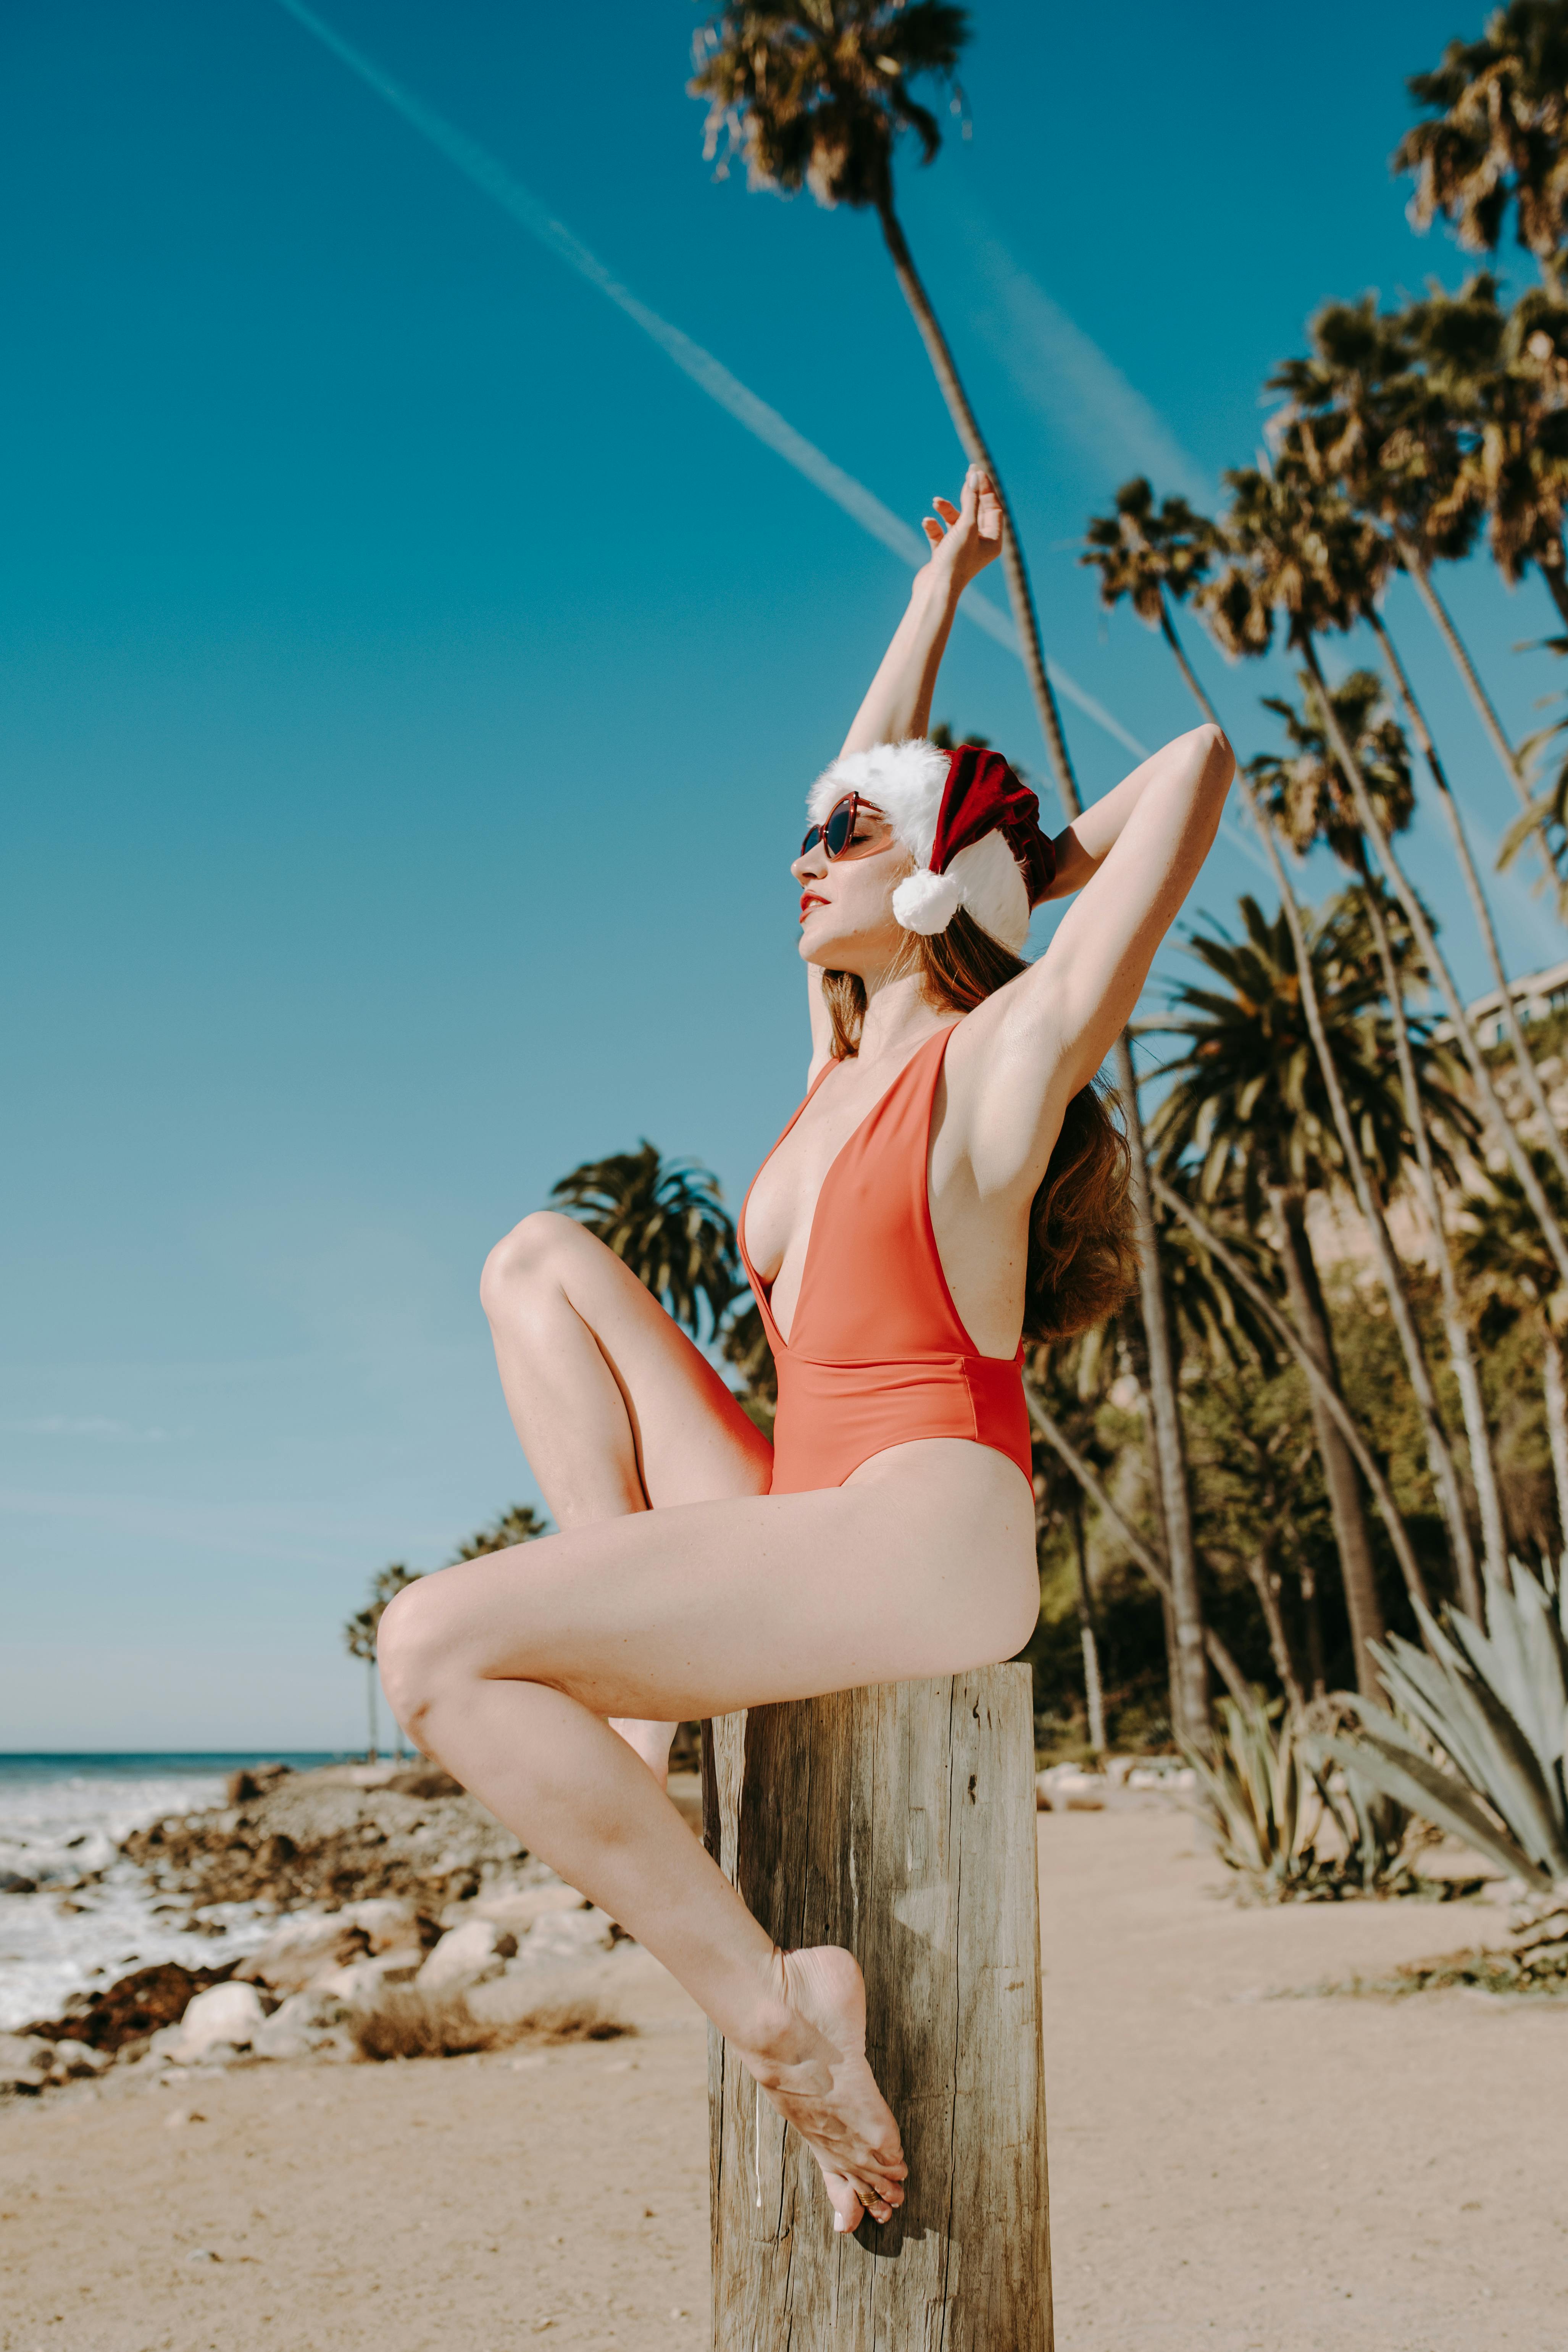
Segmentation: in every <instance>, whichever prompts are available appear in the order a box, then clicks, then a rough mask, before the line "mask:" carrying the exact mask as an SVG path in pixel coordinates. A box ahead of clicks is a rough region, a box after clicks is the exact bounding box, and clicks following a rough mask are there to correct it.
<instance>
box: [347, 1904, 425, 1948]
mask: <svg viewBox="0 0 1568 2352" xmlns="http://www.w3.org/2000/svg"><path fill="white" fill-rule="evenodd" d="M337 1916H338V1917H339V1918H340V1919H342V1921H343V1922H344V1924H345V1925H346V1926H348V1927H359V1928H362V1929H363V1932H364V1935H365V1937H366V1939H367V1940H368V1942H369V1945H370V1948H371V1950H372V1951H373V1952H394V1951H402V1950H405V1948H407V1947H408V1946H409V1945H411V1944H417V1945H418V1946H419V1948H421V1950H424V1951H427V1950H428V1949H429V1948H430V1947H431V1945H433V1944H435V1943H437V1942H438V1941H439V1940H440V1933H441V1931H440V1929H439V1928H438V1927H437V1925H436V1923H435V1921H434V1920H433V1919H426V1918H425V1917H424V1916H422V1915H421V1913H420V1912H419V1911H417V1910H416V1907H415V1906H414V1905H413V1904H412V1903H408V1902H405V1901H403V1900H402V1899H401V1898H400V1897H399V1896H397V1895H366V1897H365V1899H364V1900H363V1902H362V1903H345V1904H344V1906H343V1907H342V1910H341V1911H340V1912H339V1913H338V1915H337Z"/></svg>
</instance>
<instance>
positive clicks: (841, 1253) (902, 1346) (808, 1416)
mask: <svg viewBox="0 0 1568 2352" xmlns="http://www.w3.org/2000/svg"><path fill="white" fill-rule="evenodd" d="M953 1025H954V1026H956V1025H957V1024H953ZM951 1036H952V1028H947V1029H943V1030H942V1031H941V1032H940V1033H939V1034H938V1035H936V1036H935V1037H932V1038H931V1040H930V1042H929V1043H928V1044H927V1045H922V1046H921V1048H920V1049H919V1051H918V1052H917V1053H915V1054H913V1055H911V1056H910V1060H909V1061H908V1062H907V1063H906V1064H905V1065H904V1067H903V1068H902V1069H901V1070H900V1072H899V1075H898V1076H897V1077H896V1078H895V1079H894V1080H893V1083H892V1085H891V1086H890V1087H889V1088H888V1091H887V1093H886V1094H885V1095H884V1096H883V1097H882V1098H881V1100H880V1101H879V1103H877V1104H875V1105H874V1106H873V1108H871V1109H870V1110H869V1111H868V1113H867V1115H866V1117H865V1118H863V1119H862V1120H861V1122H860V1124H859V1126H858V1128H857V1129H855V1132H854V1134H853V1135H852V1136H851V1137H850V1138H849V1139H848V1141H847V1143H846V1144H845V1145H844V1147H843V1149H842V1150H840V1152H839V1154H838V1156H837V1159H836V1160H834V1162H833V1164H832V1166H831V1167H830V1168H829V1169H828V1171H827V1174H826V1177H825V1179H824V1180H823V1185H822V1191H821V1192H820V1193H819V1194H818V1196H817V1202H816V1213H815V1215H814V1217H813V1219H812V1226H811V1234H810V1236H809V1238H808V1240H807V1243H806V1254H805V1273H804V1275H803V1276H802V1277H801V1285H800V1295H799V1297H798V1298H797V1299H796V1301H795V1318H794V1321H793V1323H792V1325H791V1336H790V1338H789V1339H788V1341H787V1342H786V1341H785V1340H784V1339H781V1338H780V1337H779V1332H778V1326H777V1325H776V1324H775V1323H774V1321H773V1310H772V1308H771V1307H770V1305H769V1296H770V1293H771V1291H772V1287H773V1286H772V1284H771V1283H763V1281H761V1280H760V1279H759V1277H758V1275H757V1271H756V1268H755V1267H754V1266H753V1265H752V1261H751V1258H750V1257H749V1255H747V1251H746V1240H745V1234H746V1210H745V1207H744V1206H742V1211H741V1227H740V1241H741V1256H742V1262H743V1264H744V1265H745V1268H746V1273H747V1276H748V1277H749V1278H750V1281H751V1285H752V1290H753V1292H754V1293H755V1294H756V1300H757V1305H758V1306H759V1307H761V1309H762V1313H763V1326H764V1328H766V1331H767V1335H768V1345H769V1346H770V1348H772V1349H773V1361H774V1363H775V1364H776V1366H777V1367H778V1380H779V1402H778V1418H777V1420H776V1422H775V1423H774V1425H773V1484H772V1486H771V1487H770V1488H769V1492H770V1493H771V1494H774V1495H799V1494H804V1493H805V1492H807V1491H808V1490H810V1489H811V1488H814V1487H819V1486H842V1485H843V1484H844V1481H845V1480H846V1479H847V1477H848V1475H849V1474H850V1472H851V1471H852V1470H857V1469H858V1468H859V1466H860V1465H861V1463H862V1462H865V1461H868V1460H869V1458H870V1456H871V1455H872V1454H879V1453H881V1452H882V1450H883V1448H884V1447H885V1446H889V1445H907V1444H910V1441H911V1440H912V1439H915V1438H921V1437H963V1438H967V1439H969V1440H970V1441H971V1443H972V1444H975V1445H989V1446H993V1447H994V1449H995V1450H996V1452H997V1453H998V1454H1005V1455H1006V1456H1007V1459H1008V1460H1009V1461H1010V1462H1016V1464H1017V1465H1018V1467H1019V1469H1020V1470H1021V1471H1022V1472H1023V1474H1024V1475H1025V1477H1026V1478H1027V1477H1029V1476H1030V1475H1031V1465H1030V1460H1029V1416H1028V1412H1027V1409H1026V1406H1025V1403H1024V1380H1023V1362H1024V1349H1023V1345H1022V1343H1021V1342H1020V1344H1019V1348H1018V1352H1017V1354H1016V1356H982V1355H980V1354H978V1353H977V1352H976V1350H975V1346H974V1342H973V1339H971V1338H970V1336H969V1334H968V1332H967V1331H966V1330H965V1329H964V1328H963V1323H962V1322H961V1321H960V1320H959V1315H958V1309H957V1307H954V1305H953V1303H952V1293H951V1292H950V1291H949V1289H948V1286H947V1277H946V1276H945V1275H944V1274H943V1272H942V1260H941V1258H940V1257H939V1256H938V1255H937V1247H936V1235H935V1234H934V1233H933V1232H932V1230H931V1203H930V1200H929V1198H928V1195H927V1190H926V1166H927V1161H928V1160H929V1157H930V1153H931V1105H932V1103H933V1102H934V1100H935V1098H936V1088H937V1081H938V1079H939V1078H940V1077H941V1076H942V1056H943V1055H944V1054H945V1053H946V1051H947V1041H948V1039H949V1038H950V1037H951ZM832 1067H833V1065H832V1064H829V1068H832ZM826 1076H827V1071H826V1070H824V1071H822V1072H820V1073H819V1074H818V1076H817V1077H816V1082H815V1083H814V1085H813V1087H812V1088H811V1092H810V1094H808V1095H807V1096H806V1097H805V1102H803V1103H802V1104H801V1107H800V1110H797V1111H796V1112H795V1118H792V1119H791V1121H790V1123H789V1127H786V1128H785V1129H784V1135H781V1136H780V1138H779V1142H778V1143H775V1144H774V1146H773V1151H776V1150H778V1148H779V1143H782V1142H783V1141H784V1136H786V1135H788V1133H789V1131H790V1128H793V1127H794V1125H795V1119H796V1118H799V1117H800V1112H801V1111H802V1110H804V1109H805V1103H808V1102H809V1101H810V1100H811V1097H812V1095H814V1094H815V1093H816V1088H817V1087H819V1086H820V1085H821V1084H822V1081H823V1078H825V1077H826ZM772 1157H773V1152H770V1153H769V1154H768V1158H769V1159H770V1160H771V1159H772ZM766 1165H767V1161H766V1160H764V1161H763V1166H764V1167H765V1166H766ZM755 1181H756V1180H755V1178H753V1179H752V1188H753V1189H754V1187H755ZM751 1197H752V1194H751V1192H750V1191H748V1192H747V1194H746V1201H747V1202H748V1203H749V1202H750V1201H751Z"/></svg>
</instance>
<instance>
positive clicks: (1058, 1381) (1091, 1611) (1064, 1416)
mask: <svg viewBox="0 0 1568 2352" xmlns="http://www.w3.org/2000/svg"><path fill="white" fill-rule="evenodd" d="M1094 1336H1096V1335H1092V1334H1091V1335H1089V1337H1090V1339H1091V1341H1092V1339H1093V1337H1094ZM1112 1361H1114V1359H1113V1358H1109V1357H1108V1355H1107V1351H1106V1350H1105V1349H1100V1348H1097V1347H1094V1346H1093V1345H1092V1344H1091V1345H1090V1346H1089V1347H1088V1348H1084V1347H1081V1346H1078V1347H1075V1346H1073V1345H1071V1344H1070V1343H1069V1345H1068V1347H1066V1348H1055V1349H1053V1348H1036V1349H1034V1350H1033V1351H1032V1356H1031V1362H1030V1370H1029V1377H1030V1384H1031V1386H1032V1388H1033V1390H1034V1392H1035V1395H1036V1396H1037V1399H1038V1400H1039V1402H1040V1403H1041V1404H1042V1405H1043V1406H1044V1408H1045V1411H1046V1413H1047V1416H1048V1418H1049V1420H1050V1423H1051V1424H1052V1426H1053V1427H1055V1428H1056V1429H1057V1430H1058V1432H1059V1433H1061V1434H1062V1435H1063V1436H1065V1437H1066V1438H1067V1439H1068V1444H1070V1446H1071V1449H1072V1453H1073V1454H1074V1455H1075V1456H1076V1457H1077V1459H1078V1460H1079V1462H1080V1463H1087V1464H1089V1465H1092V1466H1093V1468H1094V1469H1095V1470H1096V1471H1097V1472H1100V1473H1103V1472H1104V1471H1105V1470H1107V1469H1109V1468H1110V1466H1111V1457H1110V1453H1109V1450H1108V1449H1107V1448H1106V1447H1105V1446H1104V1445H1103V1444H1101V1442H1100V1436H1099V1433H1098V1431H1097V1429H1096V1426H1095V1424H1096V1422H1097V1420H1098V1418H1099V1413H1100V1406H1101V1405H1102V1404H1103V1403H1104V1402H1105V1390H1106V1386H1107V1382H1106V1378H1105V1374H1106V1369H1107V1365H1108V1362H1112ZM1050 1451H1051V1452H1052V1453H1054V1454H1056V1463H1055V1465H1054V1468H1055V1475H1052V1471H1053V1465H1051V1464H1050V1461H1049V1457H1048V1455H1047V1456H1045V1457H1044V1458H1042V1457H1039V1456H1037V1462H1036V1469H1035V1523H1036V1528H1037V1530H1041V1529H1043V1528H1045V1527H1046V1525H1047V1523H1048V1522H1049V1521H1050V1520H1052V1519H1053V1518H1054V1519H1055V1520H1056V1521H1057V1522H1058V1524H1060V1523H1061V1522H1063V1521H1065V1522H1066V1524H1067V1527H1068V1531H1069V1533H1070V1535H1071V1538H1072V1548H1073V1565H1074V1570H1075V1583H1074V1599H1075V1601H1076V1603H1077V1608H1078V1630H1079V1648H1080V1649H1081V1651H1082V1653H1083V1691H1084V1711H1085V1714H1086V1716H1087V1718H1088V1723H1089V1746H1090V1748H1092V1749H1093V1750H1094V1752H1095V1754H1096V1755H1097V1756H1101V1755H1103V1754H1104V1752H1105V1748H1106V1745H1107V1741H1106V1736H1105V1685H1104V1680H1103V1678H1102V1676H1101V1674H1100V1632H1099V1627H1098V1626H1097V1624H1096V1622H1095V1604H1094V1587H1093V1584H1092V1581H1091V1580H1090V1577H1089V1542H1088V1538H1087V1535H1086V1532H1085V1528H1084V1516H1083V1506H1084V1487H1083V1483H1082V1481H1081V1479H1080V1478H1079V1477H1078V1475H1076V1474H1075V1472H1074V1471H1073V1470H1072V1468H1071V1466H1070V1463H1069V1461H1068V1456H1067V1455H1065V1454H1063V1453H1062V1452H1061V1450H1060V1448H1059V1447H1058V1446H1055V1445H1053V1446H1051V1448H1050Z"/></svg>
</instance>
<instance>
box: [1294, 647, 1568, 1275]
mask: <svg viewBox="0 0 1568 2352" xmlns="http://www.w3.org/2000/svg"><path fill="white" fill-rule="evenodd" d="M1301 651H1302V654H1303V656H1304V657H1305V660H1306V663H1307V667H1308V668H1309V669H1310V672H1311V674H1312V682H1313V684H1314V685H1315V686H1316V688H1317V689H1318V698H1319V700H1320V701H1321V704H1322V709H1323V724H1324V726H1325V728H1326V729H1327V730H1328V736H1329V740H1330V742H1331V744H1332V745H1333V748H1334V756H1335V758H1336V759H1337V760H1338V761H1339V763H1340V765H1341V767H1342V769H1343V770H1344V772H1345V775H1346V777H1347V779H1348V780H1349V782H1350V787H1351V793H1352V798H1353V799H1354V801H1355V806H1356V815H1357V816H1358V818H1359V819H1360V821H1361V828H1362V831H1363V833H1364V834H1365V835H1366V837H1367V839H1368V840H1369V841H1370V842H1371V844H1372V845H1373V848H1374V849H1375V850H1376V852H1377V856H1378V859H1379V862H1380V863H1381V865H1382V866H1383V869H1384V873H1385V874H1386V875H1387V877H1388V878H1389V880H1390V882H1391V883H1392V884H1393V886H1394V892H1395V895H1396V896H1397V898H1398V899H1399V903H1400V905H1401V906H1402V907H1403V908H1404V909H1405V918H1406V919H1407V921H1408V922H1409V925H1410V928H1411V929H1412V931H1413V932H1414V933H1415V944H1416V946H1417V947H1418V948H1419V950H1420V951H1421V959H1422V961H1423V962H1424V963H1425V965H1426V970H1427V971H1428V973H1429V974H1430V975H1431V976H1432V978H1433V979H1435V980H1436V982H1437V985H1438V990H1439V992H1440V993H1441V995H1442V998H1443V1002H1444V1003H1445V1004H1446V1005H1447V1008H1448V1017H1449V1019H1450V1020H1451V1021H1452V1023H1453V1024H1454V1034H1455V1035H1456V1036H1457V1037H1458V1041H1459V1045H1460V1048H1461V1050H1462V1051H1463V1053H1464V1056H1465V1061H1466V1063H1467V1065H1468V1068H1469V1073H1470V1076H1471V1077H1472V1079H1473V1080H1474V1081H1475V1087H1476V1092H1477V1093H1478V1094H1479V1097H1480V1098H1481V1101H1482V1103H1483V1104H1484V1105H1485V1107H1486V1111H1487V1115H1488V1117H1489V1119H1490V1121H1491V1125H1492V1129H1493V1132H1494V1133H1495V1135H1496V1137H1497V1139H1498V1141H1499V1142H1500V1144H1501V1146H1502V1149H1503V1150H1504V1152H1505V1153H1506V1154H1507V1157H1508V1163H1509V1166H1510V1168H1511V1169H1512V1170H1513V1172H1514V1174H1515V1175H1516V1176H1517V1177H1518V1179H1519V1183H1520V1189H1521V1192H1523V1194H1524V1197H1525V1199H1526V1200H1527V1201H1528V1202H1529V1203H1530V1206H1531V1212H1532V1213H1533V1215H1534V1218H1535V1222H1536V1223H1537V1224H1538V1225H1539V1226H1540V1228H1541V1234H1542V1239H1543V1240H1544V1242H1545V1244H1546V1246H1547V1248H1548V1249H1549V1250H1550V1251H1551V1253H1552V1263H1553V1264H1554V1265H1555V1266H1556V1268H1557V1271H1558V1273H1559V1274H1560V1275H1561V1276H1562V1277H1563V1281H1564V1282H1568V1235H1564V1234H1563V1228H1562V1226H1561V1224H1559V1223H1558V1221H1557V1219H1556V1217H1555V1216H1554V1215H1553V1214H1552V1204H1551V1202H1549V1201H1548V1199H1547V1197H1546V1194H1545V1192H1544V1191H1543V1189H1542V1183H1541V1179H1540V1178H1539V1177H1538V1176H1537V1174H1536V1172H1535V1170H1534V1169H1533V1167H1532V1166H1531V1161H1530V1155H1529V1153H1528V1152H1527V1151H1526V1150H1525V1149H1524V1146H1523V1144H1522V1143H1521V1141H1520V1139H1519V1135H1518V1133H1517V1131H1516V1129H1515V1128H1514V1124H1513V1121H1512V1120H1511V1119H1510V1117H1509V1115H1508V1113H1507V1111H1506V1110H1505V1109H1504V1108H1503V1105H1502V1098H1501V1097H1500V1095H1499V1093H1498V1090H1497V1087H1496V1084H1495V1082H1494V1080H1493V1078H1492V1074H1491V1072H1490V1070H1489V1068H1488V1067H1487V1063H1486V1056H1485V1055H1483V1054H1482V1052H1481V1049H1480V1046H1479V1044H1478V1042H1477V1039H1476V1034H1475V1031H1474V1030H1473V1029H1472V1028H1471V1026H1470V1024H1469V1020H1468V1016H1467V1014H1466V1012H1465V1007H1464V1003H1463V1000H1462V999H1461V997H1460V995H1459V992H1458V988H1457V987H1456V986H1455V984H1454V975H1453V973H1452V972H1451V971H1449V969H1448V965H1447V959H1446V958H1445V957H1444V956H1443V954H1442V953H1441V951H1440V950H1439V949H1438V946H1437V942H1436V939H1435V938H1434V937H1433V933H1432V926H1431V924H1430V923H1429V922H1428V921H1427V919H1426V908H1425V907H1424V906H1423V905H1422V904H1421V900H1420V898H1418V897H1417V895H1416V893H1415V890H1414V889H1413V888H1412V887H1411V884H1410V879H1409V877H1408V876H1407V875H1406V873H1405V868H1404V867H1403V866H1401V865H1400V863H1399V860H1398V858H1397V857H1396V856H1394V849H1393V846H1392V845H1391V843H1390V841H1389V838H1388V835H1386V833H1384V829H1383V827H1382V825H1381V824H1379V823H1378V821H1377V811H1376V810H1375V809H1374V808H1373V804H1372V799H1371V795H1370V794H1369V793H1368V792H1367V789H1366V779H1365V777H1364V776H1363V774H1362V772H1361V765H1360V762H1359V761H1358V760H1357V759H1356V756H1355V753H1354V752H1353V751H1352V749H1351V746H1350V743H1349V740H1347V738H1346V735H1345V730H1344V729H1343V728H1342V726H1341V725H1340V721H1339V714H1338V713H1337V712H1336V710H1335V709H1334V706H1333V704H1332V702H1331V699H1330V698H1329V689H1328V685H1327V682H1326V680H1325V679H1324V677H1323V672H1322V665H1321V663H1320V661H1319V659H1318V649H1317V646H1315V645H1314V644H1313V642H1312V639H1311V637H1310V635H1307V636H1304V637H1303V638H1302V640H1301Z"/></svg>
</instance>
